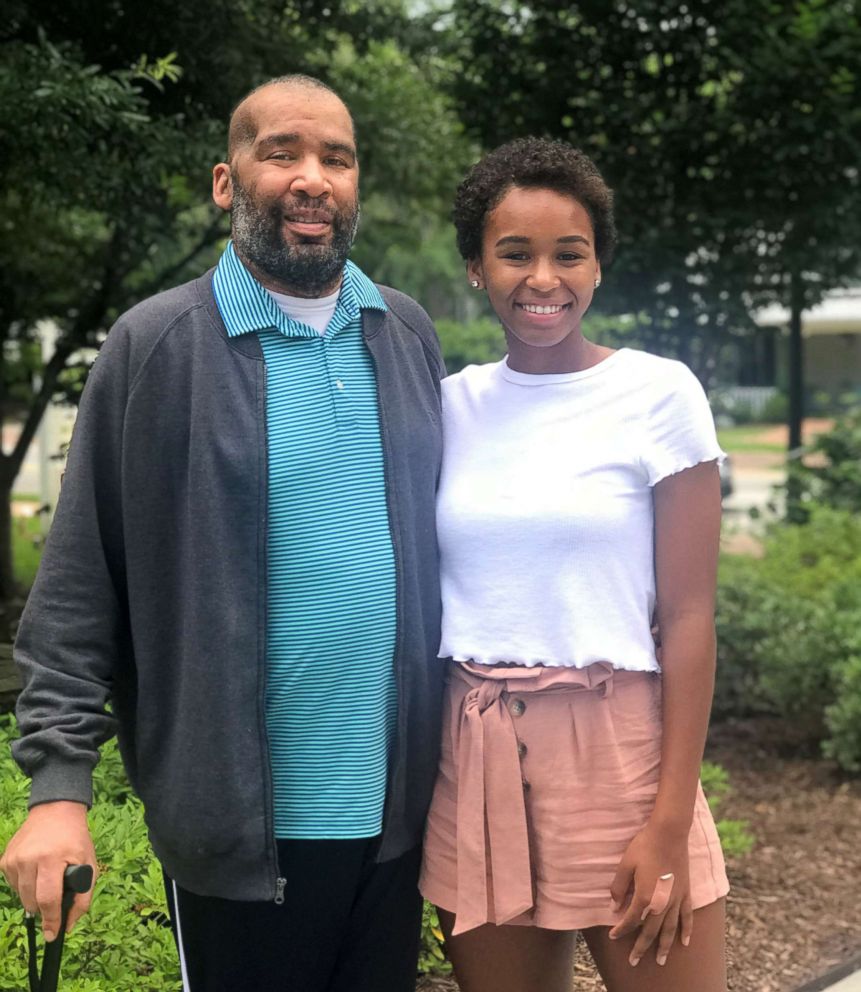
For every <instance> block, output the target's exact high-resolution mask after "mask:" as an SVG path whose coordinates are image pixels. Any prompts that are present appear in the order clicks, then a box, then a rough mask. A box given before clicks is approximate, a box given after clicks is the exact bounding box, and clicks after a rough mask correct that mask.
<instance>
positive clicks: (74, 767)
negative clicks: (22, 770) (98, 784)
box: [30, 759, 93, 809]
mask: <svg viewBox="0 0 861 992" xmlns="http://www.w3.org/2000/svg"><path fill="white" fill-rule="evenodd" d="M61 801H67V802H73V803H83V804H84V805H85V806H87V807H88V808H89V807H90V806H92V805H93V769H92V766H91V765H90V763H89V762H88V761H74V762H73V761H57V760H56V759H55V760H53V761H51V762H50V764H48V763H46V764H45V765H44V766H43V767H41V768H37V769H35V770H34V772H33V776H32V784H31V787H30V808H31V809H32V807H33V806H39V805H41V804H42V803H55V802H61Z"/></svg>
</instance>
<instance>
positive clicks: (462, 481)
mask: <svg viewBox="0 0 861 992" xmlns="http://www.w3.org/2000/svg"><path fill="white" fill-rule="evenodd" d="M442 391H443V427H444V438H445V447H444V455H443V466H442V475H441V479H440V487H439V495H438V499H437V528H438V533H439V542H440V554H441V581H442V597H443V625H442V643H441V645H440V651H439V654H440V657H449V656H451V657H453V658H455V659H456V660H458V661H466V660H472V661H475V662H479V663H485V664H494V663H497V662H502V661H507V662H514V663H516V664H519V665H536V664H542V665H548V666H573V667H576V668H583V667H585V666H586V665H590V664H592V663H593V662H596V661H609V662H611V663H612V664H613V665H614V666H615V667H617V668H625V669H634V670H648V671H656V670H658V668H659V666H658V663H657V660H656V658H655V650H654V644H653V642H652V637H651V634H650V627H651V622H652V616H653V613H654V607H655V569H654V535H653V532H654V509H653V502H652V486H654V485H655V483H657V482H658V481H660V480H661V479H663V478H664V477H665V476H668V475H672V474H674V473H676V472H679V471H681V470H682V469H685V468H689V467H691V466H693V465H697V464H698V463H700V462H703V461H711V460H713V459H720V458H722V457H723V453H722V452H721V450H720V447H719V446H718V442H717V437H716V435H715V428H714V421H713V419H712V414H711V411H710V409H709V405H708V401H707V400H706V397H705V393H704V392H703V389H702V387H701V386H700V384H699V382H698V380H697V379H696V377H695V376H694V375H693V373H692V372H691V371H690V370H689V369H688V368H687V367H686V366H685V365H683V364H682V363H681V362H676V361H671V360H669V359H666V358H658V357H656V356H654V355H649V354H646V353H645V352H641V351H632V350H631V349H629V348H623V349H621V350H620V351H617V352H614V353H613V354H612V355H610V356H609V357H608V358H606V359H604V360H603V361H602V362H600V363H599V364H598V365H595V366H593V367H592V368H590V369H585V370H584V371H582V372H567V373H561V374H551V375H532V374H526V373H522V372H515V371H514V370H513V369H510V368H509V367H508V365H507V364H506V362H505V361H502V362H498V363H495V364H490V365H471V366H469V367H468V368H465V369H464V370H463V371H462V372H459V373H457V374H456V375H452V376H449V377H448V378H447V379H445V380H443V384H442Z"/></svg>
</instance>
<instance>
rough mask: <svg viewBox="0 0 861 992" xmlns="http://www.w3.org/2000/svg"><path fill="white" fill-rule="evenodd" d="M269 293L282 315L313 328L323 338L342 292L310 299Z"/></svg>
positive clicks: (270, 291) (337, 291)
mask: <svg viewBox="0 0 861 992" xmlns="http://www.w3.org/2000/svg"><path fill="white" fill-rule="evenodd" d="M268 292H269V295H270V296H271V297H272V299H273V300H275V302H276V303H277V304H278V309H279V310H281V312H282V313H285V314H287V316H288V317H289V318H290V319H291V320H296V321H298V322H299V323H300V324H307V325H308V326H309V327H313V328H314V330H315V331H316V332H317V333H318V334H319V335H320V336H321V337H322V336H323V335H324V334H325V333H326V328H327V327H328V326H329V321H330V320H331V319H332V317H333V315H334V313H335V307H337V305H338V295H339V293H340V292H341V291H340V289H337V290H335V292H334V293H331V294H330V295H329V296H317V297H313V298H310V299H309V298H306V297H304V296H287V295H286V293H276V292H274V291H273V290H271V289H270V290H268Z"/></svg>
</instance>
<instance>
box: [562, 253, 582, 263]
mask: <svg viewBox="0 0 861 992" xmlns="http://www.w3.org/2000/svg"><path fill="white" fill-rule="evenodd" d="M582 258H583V256H582V255H577V254H576V253H575V252H572V251H566V252H563V254H561V255H560V256H559V261H560V262H579V261H580V260H581V259H582Z"/></svg>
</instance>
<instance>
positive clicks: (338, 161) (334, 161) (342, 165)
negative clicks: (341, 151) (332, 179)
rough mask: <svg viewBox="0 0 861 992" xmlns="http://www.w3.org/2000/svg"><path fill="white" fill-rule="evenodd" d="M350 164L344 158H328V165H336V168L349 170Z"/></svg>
mask: <svg viewBox="0 0 861 992" xmlns="http://www.w3.org/2000/svg"><path fill="white" fill-rule="evenodd" d="M349 164H350V163H349V162H347V161H345V160H344V159H342V158H327V159H326V165H334V166H335V167H336V168H339V169H346V168H349Z"/></svg>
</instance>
